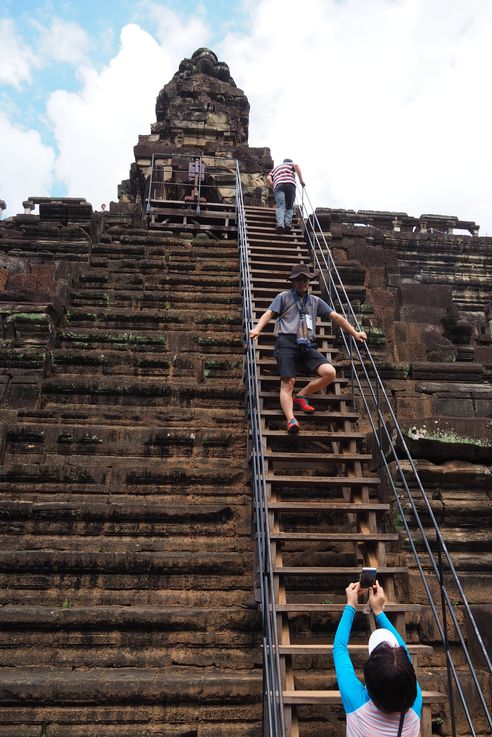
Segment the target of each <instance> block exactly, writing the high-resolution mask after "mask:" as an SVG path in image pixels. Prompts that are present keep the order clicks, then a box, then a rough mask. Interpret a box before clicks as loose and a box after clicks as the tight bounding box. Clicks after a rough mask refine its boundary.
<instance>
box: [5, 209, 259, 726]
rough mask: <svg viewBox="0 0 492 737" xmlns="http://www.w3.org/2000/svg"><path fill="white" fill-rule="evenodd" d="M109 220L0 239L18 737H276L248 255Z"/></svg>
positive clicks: (10, 680) (40, 225)
mask: <svg viewBox="0 0 492 737" xmlns="http://www.w3.org/2000/svg"><path fill="white" fill-rule="evenodd" d="M26 217H30V218H34V217H35V216H26ZM104 218H105V220H104V227H103V228H102V229H101V233H100V235H101V238H100V240H99V242H97V240H96V242H94V241H93V240H92V239H91V237H90V235H89V234H88V231H90V224H89V225H88V224H87V223H82V224H80V225H77V226H70V225H68V226H67V225H63V223H60V222H59V221H58V222H55V223H52V224H48V223H47V222H45V221H44V220H42V221H41V222H37V220H34V219H31V220H30V221H26V222H25V223H22V224H20V223H17V225H16V226H13V225H12V224H10V225H9V224H7V225H6V226H5V228H4V230H3V231H2V232H3V240H2V243H3V247H4V253H7V254H9V255H6V256H4V257H3V258H4V265H5V268H6V271H7V272H8V274H9V276H8V279H11V280H13V281H11V283H14V281H15V280H14V272H15V269H17V272H19V273H27V272H28V271H29V269H27V267H26V269H27V271H26V269H25V270H24V272H22V269H23V268H24V265H25V264H26V263H31V261H30V258H31V259H32V257H35V259H36V260H39V261H43V262H44V263H45V264H47V266H46V267H45V268H47V269H48V271H49V276H50V278H51V279H52V281H53V284H56V277H57V274H58V275H59V274H60V273H63V275H64V284H65V288H64V292H63V294H58V292H57V290H56V288H54V287H52V288H51V291H49V290H48V291H46V290H45V294H44V297H43V299H44V301H43V302H40V301H36V299H34V297H33V295H32V293H31V297H32V299H31V302H29V304H27V305H24V306H22V305H16V304H15V303H13V302H12V296H13V295H11V298H10V301H4V303H3V304H4V311H3V318H4V326H5V330H4V334H3V340H2V344H1V351H2V357H3V359H4V366H6V368H5V370H4V374H3V376H2V378H3V379H4V380H5V382H4V386H5V393H4V403H3V409H2V410H1V411H0V416H1V421H2V424H1V439H2V443H1V448H2V464H1V465H0V499H1V505H0V517H1V521H2V525H1V553H0V581H1V586H0V590H1V593H0V597H1V602H0V604H1V606H0V630H1V631H2V643H3V646H2V650H1V654H0V723H1V724H2V725H3V726H1V727H0V735H2V737H3V735H7V734H9V735H13V734H16V735H19V736H20V735H27V734H32V735H34V734H45V735H48V734H49V735H50V737H89V736H91V737H92V736H94V737H96V735H97V736H98V737H99V736H100V735H102V734H104V735H114V736H115V737H122V736H123V737H136V736H137V735H141V736H143V735H157V734H160V735H166V736H169V737H171V735H172V737H184V735H190V734H195V735H200V737H206V736H208V735H212V734H213V735H216V736H217V735H224V736H225V735H228V736H229V735H238V736H243V735H244V736H246V735H248V736H251V735H253V734H258V733H259V731H260V720H261V687H262V677H261V662H262V658H261V649H260V639H261V638H260V633H259V622H258V619H257V614H256V610H255V608H254V607H253V608H252V609H250V608H248V606H249V605H248V602H250V601H251V598H252V591H253V554H252V543H251V538H250V495H249V485H248V467H247V460H246V458H247V456H246V439H247V427H246V422H245V418H244V411H243V402H244V398H243V387H242V383H241V370H242V345H241V339H240V333H239V327H240V292H239V286H238V262H237V252H236V244H235V242H234V241H233V240H231V239H228V240H225V239H220V240H219V239H212V240H209V239H208V238H207V236H206V235H205V236H203V234H202V235H201V237H200V236H198V237H196V236H197V232H198V231H199V226H197V227H196V228H195V233H189V234H187V235H185V237H177V236H173V235H172V234H169V233H168V234H166V233H165V232H162V231H148V230H142V229H138V228H137V229H135V228H133V227H132V225H131V220H130V219H126V220H125V218H124V217H121V216H120V215H118V214H115V215H109V214H105V215H104ZM72 234H73V236H74V237H73V238H72V237H71V235H72ZM50 264H51V266H50ZM63 264H64V265H65V271H63V270H62V271H60V270H61V265H63ZM29 268H33V267H29ZM50 269H51V271H50ZM57 269H58V271H57ZM67 270H68V271H67ZM36 273H37V272H36ZM36 273H34V274H33V275H31V276H30V277H29V278H30V283H33V282H36V279H38V282H39V278H40V276H39V274H38V275H37V276H36ZM38 282H36V284H37V283H38ZM6 284H7V288H8V280H7V281H6ZM31 292H32V290H31ZM57 294H58V297H57V299H58V300H59V303H60V304H61V305H62V307H61V308H60V309H59V310H58V312H56V311H53V310H52V309H51V312H50V305H53V304H54V302H55V297H56V296H57ZM26 299H27V297H26ZM33 300H34V301H33ZM36 310H38V311H37V312H36ZM22 314H24V318H21V315H22ZM36 314H41V315H43V316H44V317H43V320H44V322H43V325H45V327H44V328H43V330H41V329H39V326H38V323H39V321H36V320H32V319H31V320H29V319H28V318H27V317H26V315H31V316H32V315H36ZM46 315H51V318H50V322H49V323H48V322H47V318H46ZM12 325H16V326H17V331H16V332H15V331H14V330H13V328H11V329H10V328H9V329H10V332H9V331H8V330H7V328H8V327H9V326H12ZM33 326H34V327H33ZM36 326H37V327H36ZM33 356H38V357H39V358H38V360H36V361H33ZM14 389H15V391H14ZM245 603H246V607H245Z"/></svg>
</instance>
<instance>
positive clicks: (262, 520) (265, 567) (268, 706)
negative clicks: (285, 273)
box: [236, 162, 285, 737]
mask: <svg viewBox="0 0 492 737" xmlns="http://www.w3.org/2000/svg"><path fill="white" fill-rule="evenodd" d="M236 223H237V234H238V247H239V255H240V262H241V291H242V297H243V342H244V346H245V383H246V403H247V412H248V417H249V427H250V431H249V432H250V435H249V440H250V447H251V466H252V468H251V487H252V493H253V504H254V536H255V542H256V556H257V571H258V577H259V588H260V610H261V617H262V624H263V678H264V683H263V699H264V705H263V711H264V718H263V722H264V725H265V726H268V732H267V733H266V734H265V737H285V722H284V709H283V686H282V675H281V670H280V657H279V639H278V630H277V612H276V604H275V587H274V577H273V562H272V558H271V550H270V542H269V539H270V530H269V517H268V498H267V489H266V482H265V459H264V456H263V445H262V432H261V417H260V392H259V382H258V372H257V366H256V349H255V345H254V343H253V341H252V340H251V339H250V337H249V333H250V330H251V329H252V328H253V322H254V321H253V302H252V296H251V275H250V268H249V255H248V248H249V244H248V234H247V227H246V218H245V214H244V202H243V194H242V186H241V177H240V171H239V163H238V162H236Z"/></svg>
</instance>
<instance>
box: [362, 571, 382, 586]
mask: <svg viewBox="0 0 492 737" xmlns="http://www.w3.org/2000/svg"><path fill="white" fill-rule="evenodd" d="M377 573H378V569H377V568H363V569H362V571H361V574H360V578H359V584H360V587H361V589H370V588H371V587H372V586H374V583H375V581H376V576H377Z"/></svg>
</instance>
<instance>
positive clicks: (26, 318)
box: [6, 312, 49, 322]
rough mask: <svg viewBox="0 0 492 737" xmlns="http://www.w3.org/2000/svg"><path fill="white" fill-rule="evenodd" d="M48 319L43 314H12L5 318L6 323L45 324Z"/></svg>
mask: <svg viewBox="0 0 492 737" xmlns="http://www.w3.org/2000/svg"><path fill="white" fill-rule="evenodd" d="M48 319H49V318H48V315H46V314H45V313H44V312H14V313H13V314H12V315H9V316H8V317H7V320H6V322H16V321H17V320H19V321H22V322H46V321H47V320H48Z"/></svg>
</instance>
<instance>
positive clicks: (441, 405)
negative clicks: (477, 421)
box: [434, 397, 475, 417]
mask: <svg viewBox="0 0 492 737" xmlns="http://www.w3.org/2000/svg"><path fill="white" fill-rule="evenodd" d="M434 410H435V412H436V414H439V415H443V416H444V417H474V416H475V409H474V406H473V401H472V400H471V399H465V398H463V399H461V398H457V397H440V398H436V399H435V404H434Z"/></svg>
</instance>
